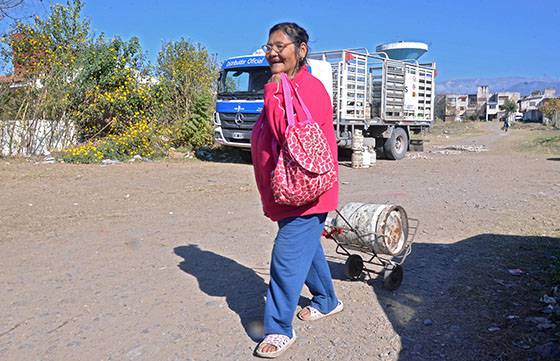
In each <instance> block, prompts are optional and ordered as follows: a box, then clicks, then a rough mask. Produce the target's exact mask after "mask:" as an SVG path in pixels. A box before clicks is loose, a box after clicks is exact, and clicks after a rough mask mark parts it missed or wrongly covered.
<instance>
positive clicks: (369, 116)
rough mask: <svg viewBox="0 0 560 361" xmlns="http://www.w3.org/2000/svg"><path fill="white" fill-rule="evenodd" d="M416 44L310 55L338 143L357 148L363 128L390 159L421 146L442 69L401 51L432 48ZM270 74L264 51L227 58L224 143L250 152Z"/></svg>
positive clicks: (218, 125) (220, 128)
mask: <svg viewBox="0 0 560 361" xmlns="http://www.w3.org/2000/svg"><path fill="white" fill-rule="evenodd" d="M393 44H394V43H393ZM410 44H412V45H410ZM417 44H418V43H407V44H404V45H403V43H402V42H400V43H397V45H396V46H393V47H391V45H392V44H383V45H384V46H383V45H382V46H378V47H377V49H376V51H375V52H369V51H368V50H367V49H366V48H359V49H340V50H328V51H320V52H314V53H310V54H309V55H308V69H309V71H310V72H311V74H312V75H313V76H315V77H317V78H318V79H319V80H320V81H321V82H322V83H323V85H324V86H325V89H326V90H327V92H328V93H329V96H330V97H331V100H332V105H333V127H334V129H335V134H336V138H337V142H338V145H339V147H341V148H346V149H349V148H351V147H352V138H353V136H354V134H357V132H361V134H362V136H363V137H364V143H365V144H369V145H374V146H375V147H376V148H377V151H378V152H381V153H382V154H384V156H385V157H386V158H388V159H392V160H399V159H402V158H403V157H404V156H405V155H406V152H407V151H408V150H409V149H411V150H413V149H421V147H422V140H421V137H420V136H417V135H418V134H420V133H421V132H422V131H423V130H424V129H426V128H429V127H430V126H431V125H432V124H433V121H434V100H435V75H436V66H435V63H426V64H420V63H418V60H417V57H418V56H417V54H412V53H411V52H410V51H407V52H405V53H402V51H403V48H404V49H405V50H407V46H408V50H409V49H410V48H414V49H415V51H420V52H422V51H426V50H427V46H426V47H425V49H424V48H423V46H418V45H417ZM420 44H423V43H420ZM387 45H389V46H387ZM395 51H398V52H400V53H396V52H395ZM411 54H412V55H411ZM414 57H416V58H414ZM270 76H271V72H270V69H269V66H268V63H267V61H266V58H265V55H264V53H262V51H261V52H259V51H257V52H256V53H254V54H252V55H247V56H240V57H233V58H229V59H226V60H225V61H224V62H223V64H222V68H221V71H220V77H219V80H218V87H217V89H218V92H217V101H216V111H215V114H214V138H215V140H216V141H217V142H218V143H220V144H222V145H224V146H227V147H235V148H240V149H243V150H250V147H251V144H250V140H251V130H252V127H253V125H254V124H255V122H256V121H257V120H258V118H259V115H260V112H261V111H262V108H263V104H264V100H263V95H264V85H265V84H266V82H267V81H268V79H269V78H270ZM415 137H416V138H418V139H413V138H415ZM245 154H246V155H248V156H247V158H249V157H250V155H249V154H248V153H245Z"/></svg>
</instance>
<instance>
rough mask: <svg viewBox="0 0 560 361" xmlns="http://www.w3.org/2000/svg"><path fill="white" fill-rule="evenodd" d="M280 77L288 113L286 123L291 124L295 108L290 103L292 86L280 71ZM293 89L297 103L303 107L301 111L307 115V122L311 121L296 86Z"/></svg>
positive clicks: (309, 113)
mask: <svg viewBox="0 0 560 361" xmlns="http://www.w3.org/2000/svg"><path fill="white" fill-rule="evenodd" d="M280 77H281V79H282V88H283V89H284V102H285V104H286V112H287V113H288V125H293V124H294V123H295V119H294V111H295V108H294V105H293V103H292V89H291V88H292V87H291V84H290V80H289V79H288V76H287V75H286V73H281V74H280ZM294 90H295V93H296V99H297V100H298V102H299V104H300V105H301V108H302V109H303V112H304V113H305V116H306V117H307V119H306V120H307V121H308V122H310V121H312V120H313V118H312V117H311V112H310V111H309V109H308V108H307V106H306V105H305V103H304V102H303V99H302V98H301V96H300V95H299V92H298V90H297V88H296V87H294ZM288 109H290V110H291V111H288Z"/></svg>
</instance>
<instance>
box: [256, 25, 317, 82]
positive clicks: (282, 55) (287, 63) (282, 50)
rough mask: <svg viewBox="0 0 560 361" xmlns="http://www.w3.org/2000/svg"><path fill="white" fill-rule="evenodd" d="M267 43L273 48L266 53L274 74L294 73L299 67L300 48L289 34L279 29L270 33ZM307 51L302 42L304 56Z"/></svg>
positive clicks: (301, 54)
mask: <svg viewBox="0 0 560 361" xmlns="http://www.w3.org/2000/svg"><path fill="white" fill-rule="evenodd" d="M267 45H269V46H271V47H272V49H271V50H269V51H268V52H267V53H266V60H267V61H268V63H269V64H270V70H271V71H272V74H279V73H286V74H288V75H294V74H295V72H296V71H297V68H298V63H299V58H298V48H297V47H296V43H294V42H293V41H292V40H291V39H290V38H289V37H288V35H286V34H285V33H284V32H283V31H281V30H278V31H275V32H273V33H272V34H270V37H269V38H268V43H267ZM306 52H307V47H306V45H305V44H301V45H300V48H299V54H300V56H301V57H304V56H305V55H306Z"/></svg>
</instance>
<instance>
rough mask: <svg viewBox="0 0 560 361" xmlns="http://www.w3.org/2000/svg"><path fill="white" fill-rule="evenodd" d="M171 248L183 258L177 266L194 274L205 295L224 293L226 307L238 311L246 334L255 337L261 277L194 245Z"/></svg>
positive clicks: (259, 314)
mask: <svg viewBox="0 0 560 361" xmlns="http://www.w3.org/2000/svg"><path fill="white" fill-rule="evenodd" d="M174 252H175V254H176V255H178V256H179V257H182V258H183V261H181V262H180V263H179V264H178V267H179V268H180V269H181V270H182V271H183V272H186V273H188V274H190V275H192V276H194V277H195V278H196V279H197V281H198V285H199V287H200V290H201V291H203V292H204V293H206V294H207V295H209V296H215V297H225V299H226V302H227V305H228V307H229V308H230V309H231V310H232V311H234V312H235V313H237V314H238V315H239V319H240V320H241V324H242V325H243V328H244V329H245V332H246V333H247V335H248V336H249V337H251V339H252V340H253V341H255V342H256V341H259V339H260V338H261V337H262V318H263V311H264V297H265V296H266V290H267V285H266V283H265V282H264V280H263V279H262V278H261V277H260V276H259V275H258V274H257V273H256V272H255V271H254V270H252V269H251V268H248V267H245V266H243V265H241V264H239V263H237V262H235V261H234V260H232V259H229V258H227V257H224V256H220V255H219V254H216V253H214V252H211V251H205V250H202V249H200V248H199V247H198V245H187V246H179V247H176V248H175V249H174Z"/></svg>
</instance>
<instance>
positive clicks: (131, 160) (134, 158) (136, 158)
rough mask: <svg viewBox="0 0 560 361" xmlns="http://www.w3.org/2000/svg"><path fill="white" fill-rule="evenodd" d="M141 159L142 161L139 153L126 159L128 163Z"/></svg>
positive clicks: (141, 160)
mask: <svg viewBox="0 0 560 361" xmlns="http://www.w3.org/2000/svg"><path fill="white" fill-rule="evenodd" d="M143 161H144V158H142V156H141V155H139V154H136V155H135V156H134V157H132V158H130V159H129V160H128V162H129V163H134V162H143Z"/></svg>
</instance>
